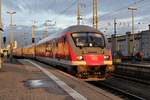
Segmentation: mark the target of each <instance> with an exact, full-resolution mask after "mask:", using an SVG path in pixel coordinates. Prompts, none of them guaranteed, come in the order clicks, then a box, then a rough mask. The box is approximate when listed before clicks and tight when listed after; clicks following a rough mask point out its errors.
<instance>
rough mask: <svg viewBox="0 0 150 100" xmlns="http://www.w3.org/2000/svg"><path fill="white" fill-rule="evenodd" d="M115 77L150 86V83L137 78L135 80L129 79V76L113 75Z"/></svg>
mask: <svg viewBox="0 0 150 100" xmlns="http://www.w3.org/2000/svg"><path fill="white" fill-rule="evenodd" d="M113 76H114V77H117V78H121V79H126V80H130V81H133V82H138V83H141V84H145V85H150V81H145V80H142V79H137V78H133V77H129V76H123V75H118V74H113Z"/></svg>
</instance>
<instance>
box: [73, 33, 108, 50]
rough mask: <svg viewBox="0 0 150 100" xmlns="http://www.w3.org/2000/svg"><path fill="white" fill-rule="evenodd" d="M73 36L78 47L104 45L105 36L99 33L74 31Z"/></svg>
mask: <svg viewBox="0 0 150 100" xmlns="http://www.w3.org/2000/svg"><path fill="white" fill-rule="evenodd" d="M72 38H73V40H74V42H75V44H76V46H77V47H104V46H105V43H104V37H103V36H102V34H98V33H73V34H72Z"/></svg>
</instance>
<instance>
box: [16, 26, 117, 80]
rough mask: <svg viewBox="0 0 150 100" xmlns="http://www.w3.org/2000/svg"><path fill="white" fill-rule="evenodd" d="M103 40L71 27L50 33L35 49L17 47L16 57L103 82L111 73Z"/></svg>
mask: <svg viewBox="0 0 150 100" xmlns="http://www.w3.org/2000/svg"><path fill="white" fill-rule="evenodd" d="M106 45H107V40H106V39H105V36H104V35H103V34H102V33H101V32H99V31H98V30H96V29H94V28H92V27H89V26H84V25H76V26H71V27H69V28H67V29H65V30H64V31H63V32H62V33H58V34H52V35H50V36H49V37H47V38H45V39H43V40H41V41H39V42H38V43H37V44H36V45H35V46H28V47H24V48H17V49H15V50H14V51H13V53H14V56H16V57H21V56H22V57H28V58H35V59H37V60H40V61H43V62H46V63H49V64H51V65H57V66H60V67H63V68H66V69H67V70H68V71H69V72H71V73H74V74H75V75H76V76H77V77H79V78H82V79H91V78H92V79H104V78H106V77H107V76H109V75H110V74H111V72H112V71H113V70H114V67H113V65H112V54H111V51H110V50H109V49H107V48H106Z"/></svg>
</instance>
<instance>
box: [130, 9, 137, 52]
mask: <svg viewBox="0 0 150 100" xmlns="http://www.w3.org/2000/svg"><path fill="white" fill-rule="evenodd" d="M128 10H130V11H131V12H132V39H133V45H132V48H133V50H132V55H134V51H135V44H134V43H135V39H134V38H135V37H134V11H136V10H137V8H136V7H129V8H128Z"/></svg>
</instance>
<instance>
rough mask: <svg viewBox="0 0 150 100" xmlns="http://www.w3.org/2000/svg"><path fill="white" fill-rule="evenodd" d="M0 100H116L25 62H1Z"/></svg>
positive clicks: (50, 68) (55, 71)
mask: <svg viewBox="0 0 150 100" xmlns="http://www.w3.org/2000/svg"><path fill="white" fill-rule="evenodd" d="M0 100H120V98H119V97H116V96H114V95H112V94H110V93H108V92H106V91H104V90H101V89H98V88H96V87H94V86H92V85H90V84H88V83H85V82H83V81H81V80H78V79H76V78H75V77H72V76H70V75H68V74H66V73H64V72H61V71H59V70H57V69H55V68H52V67H50V66H48V65H44V64H41V63H39V62H35V61H29V60H19V61H17V60H14V61H13V63H9V62H8V63H5V64H4V67H3V68H2V70H1V71H0Z"/></svg>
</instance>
